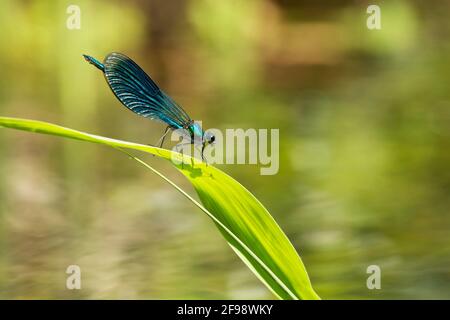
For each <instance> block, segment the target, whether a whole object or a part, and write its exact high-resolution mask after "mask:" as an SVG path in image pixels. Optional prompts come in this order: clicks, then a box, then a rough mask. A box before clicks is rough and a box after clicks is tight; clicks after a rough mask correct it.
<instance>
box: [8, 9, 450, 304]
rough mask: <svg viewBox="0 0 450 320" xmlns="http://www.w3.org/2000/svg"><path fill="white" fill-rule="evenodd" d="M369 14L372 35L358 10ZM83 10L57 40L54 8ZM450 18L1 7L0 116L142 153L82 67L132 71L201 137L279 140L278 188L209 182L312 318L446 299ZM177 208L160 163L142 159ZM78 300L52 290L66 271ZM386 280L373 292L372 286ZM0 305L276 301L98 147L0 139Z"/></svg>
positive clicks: (60, 26) (215, 241)
mask: <svg viewBox="0 0 450 320" xmlns="http://www.w3.org/2000/svg"><path fill="white" fill-rule="evenodd" d="M374 3H375V4H378V5H380V7H381V19H382V22H381V23H382V29H381V30H368V29H367V27H366V19H367V17H368V14H367V13H366V8H367V6H368V5H369V4H374ZM71 4H76V5H78V6H79V7H80V8H81V29H80V30H69V29H67V28H66V20H67V18H68V17H69V14H67V13H66V9H67V7H68V6H69V5H71ZM448 12H450V3H449V2H448V1H439V2H438V1H433V2H424V1H418V0H417V1H382V2H370V3H369V2H366V1H331V0H327V1H320V2H318V1H312V0H311V1H299V0H265V1H262V0H261V1H256V0H245V1H244V0H240V1H238V0H227V1H216V0H191V1H182V0H171V1H165V0H154V1H144V0H141V1H87V0H86V1H82V0H75V1H50V0H46V1H44V0H40V1H17V0H2V1H1V2H0V39H1V41H0V70H1V73H0V74H1V76H0V115H3V116H15V117H24V118H32V119H39V120H44V121H49V122H53V123H57V124H61V125H64V126H68V127H71V128H76V129H79V130H83V131H87V132H92V133H96V134H101V135H106V136H110V137H114V138H119V139H124V140H130V141H136V142H141V143H154V142H156V141H157V140H158V138H159V136H160V135H161V133H162V131H163V129H164V126H163V125H161V124H158V123H156V122H151V121H148V120H146V119H143V118H140V117H138V116H136V115H134V114H132V113H131V112H129V111H128V110H126V109H125V108H124V107H122V106H121V105H120V103H119V102H118V101H117V100H116V99H115V98H114V96H113V95H112V94H111V92H110V91H109V88H108V86H107V84H106V83H105V81H104V79H103V76H102V75H101V73H100V72H99V71H98V70H96V69H95V68H93V67H92V66H90V65H88V64H87V63H86V62H85V61H84V60H83V59H82V57H81V54H82V53H88V54H90V55H93V56H94V57H97V58H99V59H103V57H104V56H105V55H106V54H108V53H109V52H111V51H119V52H123V53H125V54H127V55H129V56H131V57H133V58H134V59H135V60H136V61H137V62H138V63H139V64H140V65H141V66H142V67H143V68H144V69H145V70H146V71H147V72H148V73H149V74H150V75H151V76H152V77H153V78H154V79H155V80H156V81H157V83H158V84H159V85H160V86H161V87H162V88H164V90H165V91H166V92H168V93H169V94H170V95H171V96H173V97H174V98H175V99H176V100H177V101H178V102H179V103H180V104H181V105H183V106H184V107H185V109H186V110H188V112H189V113H190V114H191V116H192V117H193V118H195V119H201V120H202V121H203V123H204V125H205V126H206V127H213V128H220V129H225V128H279V129H280V139H281V141H280V152H281V154H280V161H281V163H280V171H279V173H278V175H275V176H261V175H259V168H258V166H255V165H248V166H244V165H221V166H220V167H221V169H223V170H224V171H225V172H227V173H229V174H231V175H232V176H233V177H235V178H236V179H237V180H238V181H240V182H241V183H242V184H244V185H245V186H246V187H247V188H248V189H249V190H251V191H252V192H253V193H254V194H255V195H256V196H257V197H258V198H259V199H260V200H261V201H262V202H263V203H264V204H265V206H266V207H267V208H268V209H269V211H270V212H271V213H272V215H273V216H274V218H275V219H276V220H277V221H278V223H279V224H280V226H281V227H282V228H283V230H284V231H285V232H286V234H287V235H288V237H289V238H290V240H291V241H292V243H293V244H294V246H295V247H296V249H297V250H298V251H299V253H300V255H301V256H302V258H303V261H304V263H305V265H306V267H307V269H308V272H309V275H310V278H311V281H312V283H313V286H314V288H315V289H316V291H317V292H318V294H319V295H320V296H321V297H322V298H324V299H348V298H354V299H381V298H383V299H409V298H412V299H445V298H446V299H449V298H450V287H449V280H450V274H449V266H450V259H449V257H450V240H449V227H450V218H449V209H450V197H449V190H450V174H449V172H450V170H449V163H450V152H449V148H450V143H449V135H450V130H449V123H450V122H449V120H450V90H449V86H450V61H449V59H450V41H449V39H450V22H449V19H448ZM147 160H148V161H149V162H150V163H151V164H152V165H153V166H155V167H156V168H158V169H159V170H161V171H163V172H164V173H165V174H166V175H168V176H169V177H170V178H171V179H173V180H175V181H176V182H177V183H178V184H180V185H181V186H182V187H183V188H184V189H186V190H188V191H189V192H190V193H193V190H192V188H191V186H190V185H189V183H188V182H187V181H186V180H185V179H184V178H183V177H182V176H181V175H180V174H178V173H177V172H176V171H175V170H174V169H173V168H172V167H171V165H170V164H168V163H165V162H163V161H161V160H159V159H157V158H152V157H149V158H148V159H147ZM72 264H76V265H79V266H80V267H81V271H82V289H81V290H72V291H70V290H67V289H66V287H65V282H66V277H67V275H66V273H65V270H66V268H67V266H68V265H72ZM372 264H376V265H379V266H380V267H381V271H382V280H381V285H382V289H381V290H368V289H367V287H366V279H367V277H368V274H366V268H367V267H368V266H369V265H372ZM0 297H1V298H7V299H16V298H59V299H61V298H62V299H69V298H100V299H105V298H113V299H114V298H129V299H134V298H136V299H168V298H171V299H181V298H183V299H197V298H201V299H239V298H246V299H271V298H273V296H272V295H271V294H270V292H269V291H268V290H267V289H266V288H265V287H264V286H263V285H262V284H261V283H260V282H259V281H258V280H257V279H256V277H255V276H254V275H253V274H252V273H251V272H250V271H249V270H248V268H247V267H246V266H245V265H244V264H243V263H242V262H241V261H240V260H239V259H238V258H237V256H235V254H234V253H233V252H232V250H230V248H229V247H228V245H227V244H226V242H225V241H224V239H223V238H222V237H221V235H220V234H219V232H217V230H216V228H215V226H214V225H213V223H211V221H210V220H209V219H208V218H207V217H206V216H205V215H204V214H202V213H201V212H200V211H199V210H198V209H197V208H196V207H194V206H193V205H192V204H191V203H190V202H188V201H187V200H186V199H185V198H183V197H182V196H180V194H178V193H177V192H176V191H175V190H174V189H172V188H171V187H170V186H168V185H167V184H165V183H164V182H163V181H162V180H161V179H159V178H158V177H156V176H154V175H152V174H151V173H150V172H149V171H148V170H145V169H143V168H142V167H141V166H139V165H138V164H136V163H135V162H134V161H131V160H129V159H127V158H126V157H124V156H123V155H122V154H120V153H118V152H116V151H114V150H112V149H109V148H106V147H102V146H99V145H91V144H87V143H81V142H77V141H70V140H63V139H59V138H56V137H51V136H42V135H35V134H31V133H24V132H18V131H12V130H7V129H2V130H0Z"/></svg>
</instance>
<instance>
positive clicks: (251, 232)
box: [0, 117, 320, 299]
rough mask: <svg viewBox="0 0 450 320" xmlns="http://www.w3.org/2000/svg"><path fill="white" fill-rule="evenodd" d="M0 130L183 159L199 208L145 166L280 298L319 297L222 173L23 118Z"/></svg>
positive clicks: (253, 202) (5, 122)
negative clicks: (207, 220)
mask: <svg viewBox="0 0 450 320" xmlns="http://www.w3.org/2000/svg"><path fill="white" fill-rule="evenodd" d="M0 127H5V128H13V129H18V130H25V131H31V132H37V133H42V134H49V135H56V136H61V137H66V138H71V139H76V140H82V141H87V142H93V143H98V144H103V145H108V146H110V147H114V148H120V149H122V148H126V149H132V150H137V151H142V152H147V153H150V154H153V155H157V156H159V157H161V158H164V159H166V160H169V161H170V160H171V159H172V158H177V159H179V160H181V159H183V161H184V162H185V164H184V165H183V166H181V165H176V164H175V166H176V167H177V169H178V170H180V171H181V173H182V174H183V175H184V176H185V177H186V178H187V179H188V180H189V181H190V182H191V183H192V185H193V187H194V189H195V190H196V192H197V194H198V196H199V199H200V200H201V202H202V203H203V206H202V205H201V204H200V203H198V202H197V201H196V200H194V199H193V198H192V197H190V196H189V195H188V194H187V193H185V192H184V191H183V190H181V189H180V188H179V187H178V186H176V185H175V184H173V183H172V182H171V181H170V180H168V179H167V178H165V177H164V176H163V175H162V174H160V173H159V172H157V171H156V170H154V169H153V168H151V167H150V166H148V165H147V164H145V162H143V161H142V160H140V159H138V158H135V160H137V161H139V162H141V163H142V164H144V165H146V166H148V167H149V168H150V169H151V170H153V171H154V172H155V171H156V173H157V174H158V175H160V176H161V177H162V178H163V179H165V180H166V181H168V182H169V183H171V184H172V186H174V187H175V188H177V189H178V191H180V192H181V193H182V194H184V195H185V196H186V197H188V198H189V200H191V201H192V202H193V203H194V204H196V205H197V206H198V207H199V208H200V209H201V210H202V211H203V212H205V213H206V214H207V215H208V216H209V217H210V218H211V219H212V220H213V222H214V223H215V224H216V226H217V227H218V229H219V231H220V232H221V233H222V235H223V236H224V237H225V239H226V240H227V241H228V243H229V244H230V246H231V247H232V248H233V250H235V252H236V253H237V254H238V256H239V257H240V258H241V259H242V260H243V261H244V263H245V264H246V265H247V266H248V267H249V268H250V269H251V270H252V271H253V272H254V273H255V274H256V275H257V277H258V278H259V279H260V280H261V281H262V282H263V283H264V284H265V285H266V286H267V287H268V288H269V289H270V290H271V291H272V292H273V293H274V294H275V295H276V296H278V297H279V298H281V299H320V297H319V296H318V295H317V294H316V292H315V291H314V289H313V288H312V285H311V282H310V280H309V277H308V274H307V272H306V268H305V266H304V265H303V262H302V260H301V258H300V256H299V255H298V253H297V252H296V250H295V249H294V247H293V246H292V244H291V243H290V241H289V239H288V238H287V237H286V235H285V234H284V233H283V231H282V230H281V228H280V227H279V226H278V224H277V223H276V221H275V220H274V219H273V217H272V216H271V215H270V213H269V212H268V211H267V210H266V208H265V207H264V206H263V205H262V204H261V202H259V200H258V199H256V197H254V196H253V194H252V193H251V192H250V191H248V190H247V189H246V188H245V187H243V186H242V185H241V184H240V183H239V182H237V181H236V180H235V179H233V178H232V177H230V176H229V175H227V174H226V173H224V172H223V171H221V170H219V169H217V168H215V167H213V166H210V165H209V166H206V165H205V164H204V163H202V162H200V161H198V160H197V159H194V158H191V157H189V156H186V155H181V154H179V153H176V152H172V151H169V150H166V149H160V148H157V147H153V146H148V145H142V144H137V143H132V142H127V141H122V140H117V139H111V138H107V137H102V136H98V135H93V134H89V133H85V132H82V131H78V130H74V129H69V128H65V127H62V126H58V125H54V124H50V123H46V122H42V121H36V120H28V119H19V118H10V117H0Z"/></svg>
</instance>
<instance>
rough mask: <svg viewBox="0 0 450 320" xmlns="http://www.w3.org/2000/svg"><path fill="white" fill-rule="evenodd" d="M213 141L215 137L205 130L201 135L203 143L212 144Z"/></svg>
mask: <svg viewBox="0 0 450 320" xmlns="http://www.w3.org/2000/svg"><path fill="white" fill-rule="evenodd" d="M214 141H216V137H215V136H214V135H213V134H212V133H210V132H205V134H204V135H203V143H204V144H213V143H214Z"/></svg>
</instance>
